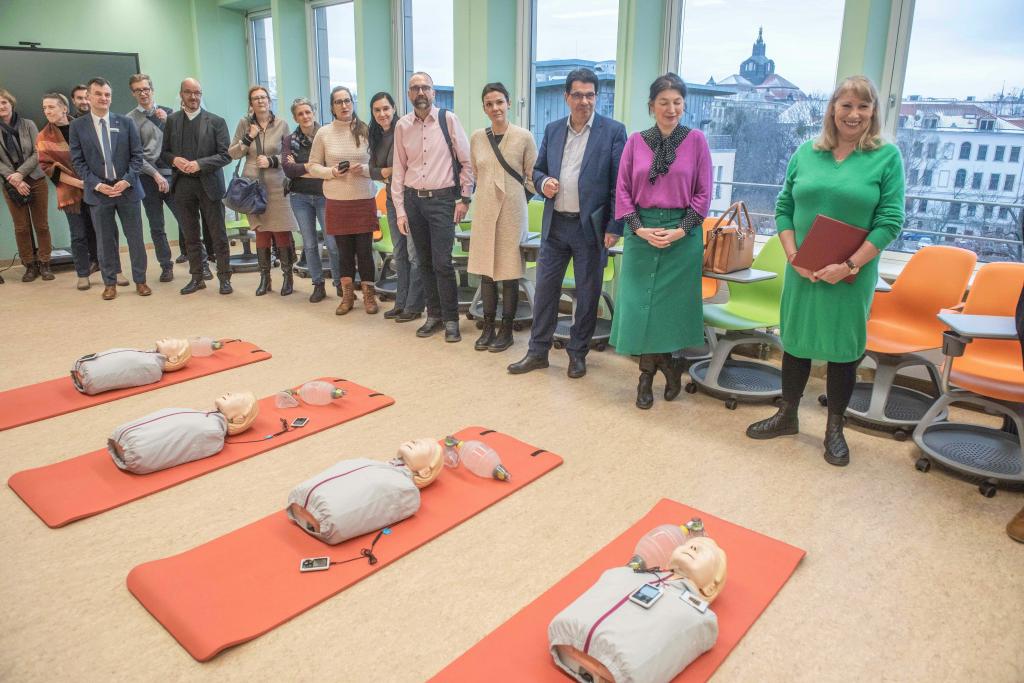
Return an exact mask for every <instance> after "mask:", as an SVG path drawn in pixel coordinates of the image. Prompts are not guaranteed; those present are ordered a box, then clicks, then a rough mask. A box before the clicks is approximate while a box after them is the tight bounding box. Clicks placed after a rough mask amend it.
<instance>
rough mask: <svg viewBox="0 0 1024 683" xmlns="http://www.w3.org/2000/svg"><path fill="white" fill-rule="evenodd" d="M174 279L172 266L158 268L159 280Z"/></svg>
mask: <svg viewBox="0 0 1024 683" xmlns="http://www.w3.org/2000/svg"><path fill="white" fill-rule="evenodd" d="M173 279H174V267H173V266H167V267H166V268H161V269H160V282H170V281H171V280H173Z"/></svg>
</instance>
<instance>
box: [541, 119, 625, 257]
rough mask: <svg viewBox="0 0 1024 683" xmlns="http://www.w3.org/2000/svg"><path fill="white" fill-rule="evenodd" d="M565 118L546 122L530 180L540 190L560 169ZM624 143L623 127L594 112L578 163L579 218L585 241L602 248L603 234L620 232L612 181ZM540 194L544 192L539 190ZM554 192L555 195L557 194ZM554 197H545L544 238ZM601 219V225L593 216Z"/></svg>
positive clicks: (552, 208)
mask: <svg viewBox="0 0 1024 683" xmlns="http://www.w3.org/2000/svg"><path fill="white" fill-rule="evenodd" d="M568 123H569V119H568V118H563V119H558V120H557V121H554V122H552V123H549V124H548V127H547V128H546V129H545V130H544V139H543V140H542V141H541V143H540V151H538V152H537V163H536V164H534V166H533V182H534V184H535V185H536V186H537V191H538V192H541V188H542V187H543V185H544V181H545V180H546V179H547V178H556V179H557V178H558V174H559V173H561V171H562V152H563V151H564V150H565V139H566V136H567V134H568V131H567V126H568ZM625 145H626V127H625V126H623V125H622V124H621V123H619V122H618V121H616V120H614V119H610V118H608V117H606V116H601V115H600V114H596V113H595V114H594V123H593V124H592V126H591V128H590V137H589V138H588V139H587V147H586V149H585V150H584V151H583V163H582V164H581V165H580V180H579V195H580V222H581V223H582V224H583V233H584V235H586V238H587V240H588V241H591V242H594V243H595V244H598V245H600V246H601V247H602V248H603V240H604V234H605V233H606V232H610V233H612V234H615V235H621V234H622V221H617V220H615V182H616V179H617V178H618V177H619V159H620V158H621V157H622V148H623V147H624V146H625ZM541 196H543V193H541ZM556 196H557V195H556ZM554 207H555V200H554V199H545V201H544V222H543V229H542V233H541V239H542V240H546V239H547V237H548V230H549V229H550V228H551V212H552V211H554ZM595 218H598V219H600V223H601V224H600V225H598V224H595V222H594V219H595Z"/></svg>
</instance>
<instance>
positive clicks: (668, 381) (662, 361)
mask: <svg viewBox="0 0 1024 683" xmlns="http://www.w3.org/2000/svg"><path fill="white" fill-rule="evenodd" d="M685 362H686V361H684V360H683V359H682V358H673V357H672V354H670V353H663V354H660V358H659V359H658V369H659V370H661V374H663V375H665V400H666V401H671V400H672V399H674V398H675V397H676V396H678V395H679V392H680V391H682V389H683V369H684V364H685Z"/></svg>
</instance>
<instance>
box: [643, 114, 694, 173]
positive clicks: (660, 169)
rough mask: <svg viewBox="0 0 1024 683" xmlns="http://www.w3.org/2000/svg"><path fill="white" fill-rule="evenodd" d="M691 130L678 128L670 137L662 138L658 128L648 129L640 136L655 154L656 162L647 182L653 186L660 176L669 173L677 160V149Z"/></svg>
mask: <svg viewBox="0 0 1024 683" xmlns="http://www.w3.org/2000/svg"><path fill="white" fill-rule="evenodd" d="M689 134H690V129H689V128H687V127H686V126H676V128H675V130H673V131H672V132H671V133H669V135H668V137H662V135H661V131H660V130H658V127H657V126H653V127H651V128H648V129H647V130H645V131H644V132H642V133H640V136H641V137H642V138H643V139H644V142H646V143H647V146H648V147H650V148H651V151H652V152H654V161H652V162H651V170H650V171H649V172H648V173H647V182H649V183H650V184H651V185H653V184H654V181H656V180H657V179H658V176H662V175H665V174H666V173H668V169H669V167H670V166H671V165H672V164H673V162H675V160H676V148H677V147H679V145H681V144H682V142H683V140H685V139H686V136H687V135H689Z"/></svg>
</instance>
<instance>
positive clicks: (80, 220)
mask: <svg viewBox="0 0 1024 683" xmlns="http://www.w3.org/2000/svg"><path fill="white" fill-rule="evenodd" d="M64 215H65V216H67V219H68V228H70V229H71V259H72V260H73V261H74V262H75V275H77V276H78V277H89V271H90V269H91V266H92V263H91V261H92V259H91V258H90V256H89V231H90V230H92V216H91V215H90V214H89V206H88V204H84V203H83V204H82V210H81V213H66V214H64Z"/></svg>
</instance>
